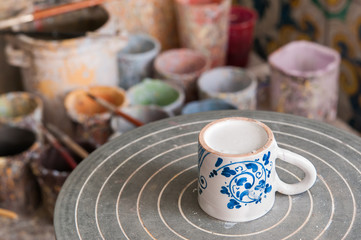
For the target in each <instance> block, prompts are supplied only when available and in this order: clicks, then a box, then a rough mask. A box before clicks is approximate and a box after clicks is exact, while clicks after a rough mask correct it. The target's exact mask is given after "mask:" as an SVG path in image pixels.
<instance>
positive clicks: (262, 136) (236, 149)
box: [199, 118, 273, 155]
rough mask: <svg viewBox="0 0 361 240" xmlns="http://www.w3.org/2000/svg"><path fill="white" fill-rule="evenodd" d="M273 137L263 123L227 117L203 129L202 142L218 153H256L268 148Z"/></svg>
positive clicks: (207, 147) (211, 150)
mask: <svg viewBox="0 0 361 240" xmlns="http://www.w3.org/2000/svg"><path fill="white" fill-rule="evenodd" d="M272 139H273V134H272V132H271V130H270V129H269V128H268V127H267V126H266V125H264V124H263V123H261V122H259V121H257V120H254V119H249V118H226V119H220V120H217V121H214V122H212V123H210V124H208V125H207V126H206V127H205V128H203V129H202V131H201V133H200V138H199V140H200V143H201V144H202V145H203V147H205V148H206V150H207V151H210V152H215V153H216V154H218V155H248V154H256V153H258V152H259V151H262V150H263V149H265V148H267V147H268V146H269V145H270V144H271V141H272Z"/></svg>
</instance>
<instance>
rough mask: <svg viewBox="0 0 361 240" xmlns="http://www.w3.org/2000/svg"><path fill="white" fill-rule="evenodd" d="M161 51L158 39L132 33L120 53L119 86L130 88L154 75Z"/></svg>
mask: <svg viewBox="0 0 361 240" xmlns="http://www.w3.org/2000/svg"><path fill="white" fill-rule="evenodd" d="M159 51H160V44H159V42H158V40H157V39H155V38H153V37H151V36H149V35H147V34H134V35H130V36H129V41H128V43H127V45H126V46H125V47H124V48H123V49H122V50H121V51H120V52H119V53H118V67H119V86H120V87H121V88H124V89H128V88H130V87H132V86H134V85H135V84H137V83H140V81H141V80H142V79H143V78H147V77H152V76H153V62H154V59H155V57H156V56H157V55H158V53H159Z"/></svg>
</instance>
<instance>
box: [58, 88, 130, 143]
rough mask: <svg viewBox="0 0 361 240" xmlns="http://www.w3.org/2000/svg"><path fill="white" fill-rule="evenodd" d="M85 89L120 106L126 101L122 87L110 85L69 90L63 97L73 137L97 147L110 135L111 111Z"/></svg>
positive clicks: (125, 103)
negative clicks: (87, 93) (73, 133)
mask: <svg viewBox="0 0 361 240" xmlns="http://www.w3.org/2000/svg"><path fill="white" fill-rule="evenodd" d="M86 91H88V92H89V93H91V94H92V95H94V96H95V97H99V98H102V99H104V100H106V101H108V102H109V103H111V104H113V105H115V106H117V107H119V108H122V107H125V106H126V105H127V104H128V102H127V99H126V93H125V91H124V90H123V89H122V88H118V87H110V86H92V87H89V88H84V89H76V90H73V91H70V92H69V93H68V94H67V95H66V97H65V101H64V104H65V108H66V111H67V115H68V116H69V117H70V119H71V120H72V122H73V128H74V129H75V131H74V132H75V137H76V139H77V140H79V141H89V142H90V143H92V144H94V145H95V146H97V147H99V146H100V145H102V144H104V143H105V142H106V141H107V140H108V138H109V137H110V135H111V134H112V129H111V127H110V118H111V113H110V112H109V111H108V110H107V109H105V108H104V107H102V106H101V105H99V104H98V103H96V102H95V101H94V100H92V99H91V98H89V97H88V96H87V95H86Z"/></svg>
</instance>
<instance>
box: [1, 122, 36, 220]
mask: <svg viewBox="0 0 361 240" xmlns="http://www.w3.org/2000/svg"><path fill="white" fill-rule="evenodd" d="M39 150H40V145H39V143H38V142H37V141H36V135H35V133H33V132H32V131H30V130H27V129H22V128H16V127H10V126H7V125H2V126H0V208H5V209H8V210H11V211H15V212H17V213H20V214H26V213H30V212H33V211H34V210H35V209H36V208H37V206H38V204H39V202H40V193H39V187H38V185H37V183H36V179H35V177H34V175H33V174H32V173H31V169H30V162H31V160H32V159H33V158H34V157H35V156H36V154H37V153H38V152H39Z"/></svg>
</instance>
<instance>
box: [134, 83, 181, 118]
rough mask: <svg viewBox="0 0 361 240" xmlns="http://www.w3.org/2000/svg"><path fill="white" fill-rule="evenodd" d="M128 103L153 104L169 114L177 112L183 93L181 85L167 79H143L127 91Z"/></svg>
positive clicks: (179, 109)
mask: <svg viewBox="0 0 361 240" xmlns="http://www.w3.org/2000/svg"><path fill="white" fill-rule="evenodd" d="M127 98H128V99H129V103H130V105H142V106H149V105H155V106H158V107H160V108H162V109H163V110H164V111H166V112H168V113H170V114H174V115H176V114H179V113H180V111H181V108H182V106H183V104H184V100H185V94H184V91H183V89H182V88H181V87H179V86H177V85H176V84H174V83H172V82H168V81H162V80H158V79H149V78H148V79H145V80H144V81H143V82H141V83H139V84H137V85H135V86H133V87H131V88H130V89H129V90H128V91H127Z"/></svg>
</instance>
